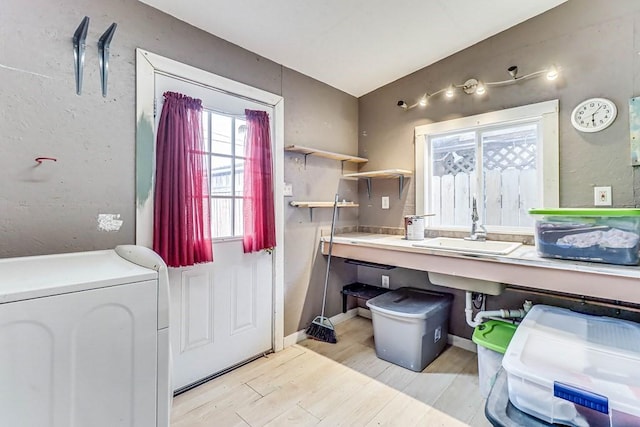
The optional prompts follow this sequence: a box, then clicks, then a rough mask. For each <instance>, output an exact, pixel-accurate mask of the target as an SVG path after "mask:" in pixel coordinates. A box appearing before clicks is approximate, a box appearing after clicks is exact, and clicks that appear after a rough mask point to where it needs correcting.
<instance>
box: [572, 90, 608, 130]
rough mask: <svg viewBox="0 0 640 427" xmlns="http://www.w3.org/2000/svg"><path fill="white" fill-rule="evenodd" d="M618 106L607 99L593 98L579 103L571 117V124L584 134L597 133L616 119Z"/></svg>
mask: <svg viewBox="0 0 640 427" xmlns="http://www.w3.org/2000/svg"><path fill="white" fill-rule="evenodd" d="M617 113H618V111H617V108H616V105H615V104H614V103H613V102H612V101H610V100H608V99H605V98H591V99H586V100H584V101H583V102H581V103H579V104H578V105H577V106H576V107H575V108H574V110H573V113H572V115H571V124H572V125H573V126H574V127H575V128H576V129H577V130H579V131H582V132H597V131H600V130H603V129H605V128H607V127H608V126H610V125H611V123H613V121H614V120H615V119H616V115H617Z"/></svg>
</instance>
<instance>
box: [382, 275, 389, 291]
mask: <svg viewBox="0 0 640 427" xmlns="http://www.w3.org/2000/svg"><path fill="white" fill-rule="evenodd" d="M382 287H383V288H388V287H389V276H386V275H384V274H383V275H382Z"/></svg>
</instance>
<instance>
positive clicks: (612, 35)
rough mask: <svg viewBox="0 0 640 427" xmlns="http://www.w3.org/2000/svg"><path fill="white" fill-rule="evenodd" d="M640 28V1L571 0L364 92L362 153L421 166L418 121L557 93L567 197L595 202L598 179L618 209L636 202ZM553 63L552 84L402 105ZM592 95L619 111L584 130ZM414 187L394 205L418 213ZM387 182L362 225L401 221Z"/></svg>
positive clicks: (373, 164) (639, 196)
mask: <svg viewBox="0 0 640 427" xmlns="http://www.w3.org/2000/svg"><path fill="white" fill-rule="evenodd" d="M639 30H640V2H638V1H635V0H617V1H615V2H611V1H607V0H589V1H578V0H569V1H568V2H566V3H564V4H563V5H561V6H559V7H557V8H555V9H552V10H551V11H549V12H547V13H545V14H543V15H540V16H538V17H535V18H532V19H530V20H529V21H526V22H524V23H522V24H520V25H517V26H515V27H513V28H511V29H509V30H507V31H504V32H502V33H500V34H498V35H496V36H494V37H491V38H489V39H487V40H484V41H482V42H480V43H478V44H476V45H474V46H472V47H470V48H468V49H465V50H463V51H461V52H459V53H457V54H454V55H452V56H450V57H448V58H446V59H443V60H441V61H439V62H438V63H436V64H434V65H431V66H429V67H426V68H424V69H421V70H419V71H417V72H415V73H413V74H411V75H408V76H406V77H404V78H402V79H400V80H397V81H395V82H393V83H391V84H388V85H386V86H384V87H382V88H380V89H378V90H376V91H373V92H371V93H369V94H367V95H365V96H363V97H361V98H360V99H359V106H360V110H359V129H360V133H359V140H360V143H359V154H360V155H362V156H364V157H368V158H369V163H368V164H367V165H366V168H367V169H372V170H373V169H386V168H405V169H414V153H413V150H414V146H413V130H414V127H415V126H418V125H424V124H428V123H432V122H438V121H442V120H447V119H452V118H457V117H463V116H469V115H473V114H479V113H483V112H487V111H494V110H500V109H504V108H511V107H515V106H519V105H525V104H530V103H534V102H539V101H545V100H549V99H559V101H560V205H561V206H563V207H583V206H592V204H593V189H592V188H593V186H595V185H611V186H612V187H613V203H614V206H615V207H634V206H638V205H639V204H640V172H639V171H638V170H637V168H636V169H634V168H632V167H631V166H630V154H629V152H630V150H629V108H628V102H629V98H631V97H633V96H635V95H639V94H640V78H639V75H640V56H639V55H638V51H639V50H640V34H639V32H640V31H639ZM550 64H557V65H558V66H560V67H562V71H561V75H560V77H559V78H558V80H556V81H554V82H548V81H546V79H544V78H538V79H532V80H528V81H524V82H522V83H519V84H516V85H513V86H506V87H497V88H490V89H489V91H488V92H487V93H486V95H485V96H483V97H482V98H479V97H476V96H469V95H464V94H457V95H456V97H455V98H453V99H451V100H448V99H446V98H444V97H443V96H438V97H435V98H434V99H432V100H431V102H430V105H429V106H428V107H426V108H424V109H423V108H415V109H413V110H410V111H403V110H402V109H400V108H398V107H396V102H397V101H398V100H400V99H404V100H406V102H407V103H408V104H412V103H414V102H415V101H417V99H418V98H419V97H420V96H421V95H422V94H423V93H425V92H435V91H436V90H438V89H441V88H443V87H446V86H447V85H449V84H450V83H462V82H464V81H466V80H467V79H468V78H472V77H474V78H477V79H481V80H485V81H496V80H506V79H508V78H510V77H509V74H508V73H507V71H506V70H507V68H508V67H509V66H511V65H517V66H518V67H519V70H520V75H524V74H526V73H529V72H532V71H537V70H540V69H543V68H545V67H547V66H548V65H550ZM594 96H600V97H606V98H610V99H612V100H613V101H615V103H616V105H617V106H618V118H617V119H616V121H615V122H614V123H613V125H612V126H611V127H609V128H608V129H605V130H604V131H602V132H598V133H594V134H584V133H579V132H577V131H576V130H575V129H574V128H573V127H572V126H571V122H570V113H571V111H572V109H573V107H574V106H575V105H576V104H577V103H578V102H579V101H582V100H584V99H586V98H589V97H594ZM364 135H366V136H364ZM411 181H413V180H411ZM388 185H391V184H388ZM408 186H410V187H411V188H410V189H409V188H407V189H406V193H407V194H406V196H405V197H404V198H403V199H402V200H398V199H397V198H393V197H392V198H391V211H394V210H395V211H396V212H404V213H413V212H414V209H415V207H414V201H413V197H414V188H413V187H414V183H413V182H410V183H409V184H408ZM382 188H384V187H382V186H378V187H376V186H374V194H373V195H372V200H374V202H373V203H370V204H371V206H367V207H365V208H364V209H361V212H360V224H361V225H379V226H382V225H384V226H393V227H400V226H402V217H401V216H400V215H398V214H397V213H393V214H390V213H389V212H383V211H382V210H381V209H380V203H379V197H380V196H382V195H384V194H383V193H382V191H383V190H382ZM384 191H387V192H388V191H392V189H391V188H384ZM364 192H365V189H364V186H362V185H361V186H360V200H361V201H362V200H367V198H366V195H365V193H364ZM394 204H395V206H394ZM398 205H400V206H398Z"/></svg>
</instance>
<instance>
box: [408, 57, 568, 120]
mask: <svg viewBox="0 0 640 427" xmlns="http://www.w3.org/2000/svg"><path fill="white" fill-rule="evenodd" d="M507 72H508V73H509V75H510V76H511V79H509V80H502V81H498V82H482V81H479V80H477V79H469V80H467V81H466V82H464V83H462V84H458V85H456V84H450V85H449V86H447V87H445V88H442V89H440V90H438V91H436V92H433V93H425V94H424V95H423V96H422V97H420V99H419V100H418V102H416V103H414V104H412V105H408V104H407V103H406V102H405V101H403V100H400V101H398V103H397V105H398V107H400V108H402V109H403V110H411V109H412V108H415V107H417V106H420V107H425V106H426V105H427V104H428V103H429V99H430V98H431V97H433V96H436V95H439V94H441V93H444V95H445V96H446V97H447V98H452V97H453V96H455V93H456V90H457V89H462V91H463V92H464V93H466V94H467V95H473V94H476V95H478V96H482V95H484V94H485V93H486V92H487V88H489V87H495V86H508V85H512V84H514V83H518V82H521V81H523V80H528V79H531V78H534V77H540V76H543V75H544V76H545V77H546V78H547V80H555V79H556V78H558V74H559V71H558V68H556V67H555V66H554V65H552V66H550V67H549V68H546V69H544V70H540V71H535V72H533V73H530V74H525V75H524V76H518V67H517V66H516V65H512V66H511V67H509V68H507Z"/></svg>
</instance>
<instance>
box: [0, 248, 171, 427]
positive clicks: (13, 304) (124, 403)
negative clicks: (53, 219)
mask: <svg viewBox="0 0 640 427" xmlns="http://www.w3.org/2000/svg"><path fill="white" fill-rule="evenodd" d="M169 342H170V341H169V287H168V278H167V268H166V266H165V264H164V262H163V261H162V259H161V258H160V257H159V256H158V255H157V254H156V253H155V252H153V251H151V250H150V249H147V248H144V247H141V246H133V245H127V246H118V247H117V248H116V249H115V250H104V251H92V252H81V253H71V254H59V255H45V256H33V257H22V258H10V259H0V414H1V415H0V417H1V420H2V421H1V424H2V425H6V426H14V427H21V426H37V427H87V426H92V427H116V426H131V427H146V426H156V427H168V426H169V412H170V405H171V387H170V384H169V378H170V376H169V368H170V357H169Z"/></svg>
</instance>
